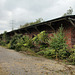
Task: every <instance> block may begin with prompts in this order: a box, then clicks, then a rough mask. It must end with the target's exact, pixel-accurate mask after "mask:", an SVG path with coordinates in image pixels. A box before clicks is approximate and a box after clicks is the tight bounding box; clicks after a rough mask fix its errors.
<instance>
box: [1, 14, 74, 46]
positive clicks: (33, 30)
mask: <svg viewBox="0 0 75 75" xmlns="http://www.w3.org/2000/svg"><path fill="white" fill-rule="evenodd" d="M61 25H62V26H63V27H64V33H65V37H67V44H68V45H69V47H72V46H73V45H74V44H75V15H69V16H65V17H60V18H56V19H53V20H49V21H46V22H42V23H39V24H35V25H31V26H28V27H25V28H21V29H18V30H14V31H11V32H8V33H7V35H9V36H13V35H14V34H15V33H18V34H23V35H25V34H27V35H29V36H30V37H33V36H34V35H37V34H38V33H40V32H41V31H43V30H45V31H47V32H48V33H49V36H52V34H53V33H56V32H57V31H58V29H59V27H60V26H61ZM1 36H2V35H0V37H1Z"/></svg>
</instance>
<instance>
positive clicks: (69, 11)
mask: <svg viewBox="0 0 75 75" xmlns="http://www.w3.org/2000/svg"><path fill="white" fill-rule="evenodd" d="M72 13H73V9H72V8H71V7H70V8H69V9H68V10H67V12H66V13H64V15H63V16H67V15H72Z"/></svg>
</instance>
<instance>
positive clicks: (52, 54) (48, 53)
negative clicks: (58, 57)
mask: <svg viewBox="0 0 75 75" xmlns="http://www.w3.org/2000/svg"><path fill="white" fill-rule="evenodd" d="M37 54H39V55H42V56H45V57H47V58H55V50H54V49H50V48H46V50H42V51H39V52H38V53H37Z"/></svg>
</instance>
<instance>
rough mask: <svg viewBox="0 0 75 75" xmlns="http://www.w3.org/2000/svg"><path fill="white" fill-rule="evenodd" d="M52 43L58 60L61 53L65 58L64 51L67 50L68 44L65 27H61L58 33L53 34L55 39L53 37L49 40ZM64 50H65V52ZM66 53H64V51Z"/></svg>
mask: <svg viewBox="0 0 75 75" xmlns="http://www.w3.org/2000/svg"><path fill="white" fill-rule="evenodd" d="M49 42H50V47H51V48H52V49H55V52H56V59H58V58H57V57H58V56H60V54H59V52H60V53H61V52H62V54H63V55H62V58H63V57H65V56H64V55H65V52H66V51H64V50H66V49H67V44H66V38H65V35H64V32H63V27H62V26H61V27H60V28H59V30H58V32H57V33H54V34H53V37H51V39H50V40H49ZM63 49H64V50H63ZM62 50H63V51H64V53H63V51H62Z"/></svg>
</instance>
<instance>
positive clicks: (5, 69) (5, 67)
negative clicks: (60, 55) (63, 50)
mask: <svg viewBox="0 0 75 75" xmlns="http://www.w3.org/2000/svg"><path fill="white" fill-rule="evenodd" d="M0 75H75V66H71V65H65V64H63V63H58V62H57V61H53V60H49V59H45V58H42V57H33V56H28V55H24V54H22V53H19V52H15V51H14V50H9V49H5V48H3V47H0Z"/></svg>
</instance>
